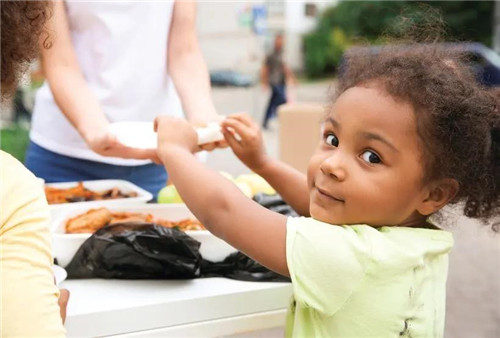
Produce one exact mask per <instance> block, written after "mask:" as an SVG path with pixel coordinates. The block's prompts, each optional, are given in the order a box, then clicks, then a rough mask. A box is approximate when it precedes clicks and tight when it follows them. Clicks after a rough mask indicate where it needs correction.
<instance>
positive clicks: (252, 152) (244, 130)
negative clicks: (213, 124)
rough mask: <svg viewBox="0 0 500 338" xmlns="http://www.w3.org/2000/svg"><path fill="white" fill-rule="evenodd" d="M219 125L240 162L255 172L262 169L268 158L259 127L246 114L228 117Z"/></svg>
mask: <svg viewBox="0 0 500 338" xmlns="http://www.w3.org/2000/svg"><path fill="white" fill-rule="evenodd" d="M221 125H222V133H223V134H224V138H225V139H226V141H227V143H228V144H229V146H230V147H231V149H232V150H233V152H234V154H235V155H236V156H237V157H238V158H239V159H240V161H241V162H243V163H244V164H245V165H246V166H247V167H249V168H250V169H252V170H253V171H255V172H257V171H259V169H262V168H263V167H264V165H265V164H266V163H267V161H268V157H267V154H266V151H265V149H264V142H263V140H262V133H261V131H260V128H259V126H258V125H257V124H256V123H255V122H253V121H252V119H251V118H250V117H249V116H248V115H246V114H233V115H229V116H228V117H227V118H226V119H225V120H224V121H222V123H221ZM238 136H239V137H238Z"/></svg>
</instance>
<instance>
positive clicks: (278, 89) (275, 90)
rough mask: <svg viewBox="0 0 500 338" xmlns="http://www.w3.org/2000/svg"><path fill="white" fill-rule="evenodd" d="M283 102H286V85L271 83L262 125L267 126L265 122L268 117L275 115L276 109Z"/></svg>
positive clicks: (267, 120)
mask: <svg viewBox="0 0 500 338" xmlns="http://www.w3.org/2000/svg"><path fill="white" fill-rule="evenodd" d="M283 103H286V86H285V85H284V84H283V85H271V98H270V99H269V104H268V105H267V109H266V114H265V115H264V121H263V122H262V127H264V128H267V123H268V122H269V120H270V119H272V118H273V117H274V116H276V109H277V108H278V107H279V106H280V105H282V104H283Z"/></svg>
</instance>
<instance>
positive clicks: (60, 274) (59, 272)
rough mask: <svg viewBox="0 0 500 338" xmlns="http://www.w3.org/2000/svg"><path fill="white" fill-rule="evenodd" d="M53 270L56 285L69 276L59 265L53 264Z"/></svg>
mask: <svg viewBox="0 0 500 338" xmlns="http://www.w3.org/2000/svg"><path fill="white" fill-rule="evenodd" d="M52 271H54V278H55V280H56V285H59V284H61V282H63V281H64V280H66V278H67V277H68V273H67V272H66V270H64V269H63V268H61V267H60V266H59V265H55V264H54V265H52Z"/></svg>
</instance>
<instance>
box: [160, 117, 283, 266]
mask: <svg viewBox="0 0 500 338" xmlns="http://www.w3.org/2000/svg"><path fill="white" fill-rule="evenodd" d="M156 129H157V131H158V156H159V157H160V159H161V160H162V161H163V163H164V164H165V167H166V169H167V171H168V173H169V176H170V177H171V178H172V181H173V182H174V184H175V186H176V188H177V190H178V191H179V194H180V195H181V197H182V199H183V200H184V202H185V203H186V204H187V206H188V207H189V209H190V210H191V211H192V212H193V214H194V215H195V216H196V217H197V218H198V219H199V220H200V221H201V222H202V223H203V225H204V226H205V227H206V228H207V229H208V230H210V232H212V233H214V234H215V235H216V236H217V237H220V238H222V239H223V240H225V241H226V242H228V243H229V244H231V245H233V246H234V247H236V248H237V249H239V250H241V251H242V252H244V253H245V254H247V255H248V256H250V257H252V258H253V259H255V260H256V261H258V262H260V263H261V264H262V265H264V266H266V267H268V268H269V269H271V270H274V271H276V272H278V273H280V274H283V275H286V276H288V275H289V273H288V267H287V264H286V251H285V247H286V246H285V245H286V221H287V218H286V217H285V216H283V215H281V214H278V213H275V212H272V211H269V210H267V209H266V208H264V207H262V206H260V205H259V204H257V203H255V202H253V201H252V200H250V199H248V198H247V197H245V196H244V195H243V194H242V193H241V191H240V190H239V189H238V188H237V187H236V186H235V185H234V184H232V183H231V182H229V181H228V180H227V179H225V178H224V177H222V176H221V175H219V174H218V173H217V172H215V171H213V170H210V169H208V168H206V167H205V166H204V165H203V164H201V163H200V162H199V161H198V160H197V159H196V158H195V157H194V155H193V154H192V152H194V151H196V150H198V146H197V136H196V132H195V131H194V129H193V127H192V126H191V125H190V124H189V123H188V122H187V121H185V120H182V119H174V118H169V117H166V116H162V117H159V118H157V120H156Z"/></svg>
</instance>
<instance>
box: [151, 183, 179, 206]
mask: <svg viewBox="0 0 500 338" xmlns="http://www.w3.org/2000/svg"><path fill="white" fill-rule="evenodd" d="M157 199H158V203H184V202H183V201H182V198H181V196H180V195H179V192H178V191H177V189H176V188H175V186H174V185H167V186H166V187H164V188H162V189H161V190H160V192H158V198H157Z"/></svg>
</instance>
